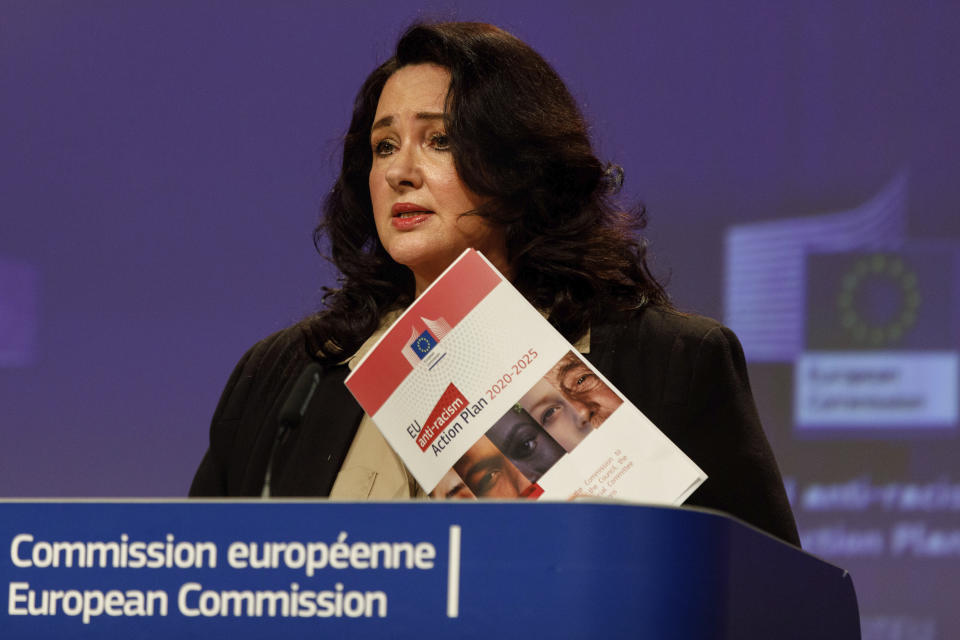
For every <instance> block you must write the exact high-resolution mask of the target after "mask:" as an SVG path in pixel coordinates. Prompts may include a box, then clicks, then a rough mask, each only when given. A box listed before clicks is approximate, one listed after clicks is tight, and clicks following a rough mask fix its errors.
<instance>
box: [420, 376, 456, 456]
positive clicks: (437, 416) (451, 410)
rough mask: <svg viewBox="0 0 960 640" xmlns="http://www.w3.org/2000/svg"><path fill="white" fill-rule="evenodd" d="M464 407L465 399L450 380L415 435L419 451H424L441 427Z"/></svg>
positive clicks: (435, 437) (441, 429) (441, 430)
mask: <svg viewBox="0 0 960 640" xmlns="http://www.w3.org/2000/svg"><path fill="white" fill-rule="evenodd" d="M466 407H467V399H466V398H464V397H463V394H462V393H460V389H457V387H456V386H454V384H453V383H452V382H451V383H450V384H449V385H447V390H446V391H444V392H443V395H442V396H440V399H439V400H437V406H435V407H434V408H433V411H431V412H430V415H429V416H427V420H426V421H425V422H424V423H423V428H422V429H421V430H420V434H419V435H418V436H417V446H418V447H420V451H426V450H427V448H428V447H429V446H430V445H431V444H433V441H434V440H436V439H437V436H439V435H440V434H441V433H443V428H444V427H445V426H447V423H448V422H450V420H452V419H453V418H456V417H457V414H459V413H460V411H462V410H463V409H465V408H466Z"/></svg>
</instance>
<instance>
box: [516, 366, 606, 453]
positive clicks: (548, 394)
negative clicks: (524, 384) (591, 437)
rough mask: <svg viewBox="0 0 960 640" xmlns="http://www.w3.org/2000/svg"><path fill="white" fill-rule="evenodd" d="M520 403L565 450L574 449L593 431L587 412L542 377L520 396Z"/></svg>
mask: <svg viewBox="0 0 960 640" xmlns="http://www.w3.org/2000/svg"><path fill="white" fill-rule="evenodd" d="M520 406H521V407H523V408H524V409H525V410H526V412H527V413H529V414H530V415H531V416H532V417H533V419H534V420H536V421H537V423H538V424H539V425H540V426H542V427H543V428H544V430H545V431H546V432H547V433H548V434H550V437H551V438H553V439H554V440H556V441H557V442H559V443H560V446H562V447H563V448H564V450H566V451H573V449H574V447H576V446H577V445H578V444H580V441H581V440H583V439H584V438H586V437H587V434H588V433H590V431H592V430H593V425H592V424H590V416H589V414H588V413H587V411H586V410H584V409H583V408H582V407H576V406H574V405H573V404H571V403H570V402H568V401H567V399H566V398H565V397H564V395H563V394H562V393H561V392H560V390H559V389H557V387H555V386H553V385H552V384H550V382H549V381H547V380H546V379H543V378H542V379H540V380H539V381H538V382H537V384H535V385H533V387H532V388H531V389H530V391H528V392H527V393H526V394H524V396H523V397H522V398H520Z"/></svg>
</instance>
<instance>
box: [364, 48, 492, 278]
mask: <svg viewBox="0 0 960 640" xmlns="http://www.w3.org/2000/svg"><path fill="white" fill-rule="evenodd" d="M449 85H450V72H449V71H447V69H445V68H444V67H440V66H437V65H434V64H416V65H410V66H406V67H401V68H400V69H398V70H397V71H396V72H395V73H394V74H393V75H392V76H390V78H389V79H388V80H387V82H386V84H385V85H384V87H383V91H382V92H381V94H380V101H379V102H378V103H377V112H376V115H375V116H374V119H373V126H372V127H371V130H370V146H371V153H372V154H373V163H372V165H371V167H370V200H371V202H372V204H373V217H374V221H375V223H376V226H377V234H378V235H379V236H380V242H381V243H382V244H383V246H384V248H385V249H386V250H387V253H389V254H390V257H391V258H393V259H394V260H395V261H396V262H398V263H400V264H402V265H405V266H407V267H408V268H410V269H411V270H412V271H413V274H414V277H415V280H416V292H417V294H419V293H421V292H422V291H423V289H425V288H426V287H427V285H429V284H430V283H431V282H432V281H433V280H434V279H435V278H436V277H437V276H438V275H440V273H441V272H442V271H443V270H444V269H446V268H447V266H448V265H449V264H450V263H451V262H452V261H453V260H454V259H455V258H456V257H457V256H459V255H460V254H461V253H462V252H463V251H464V249H467V248H468V247H473V248H475V249H478V250H479V251H482V252H483V253H484V255H486V256H487V258H489V259H490V260H491V261H492V262H493V263H494V264H495V265H498V266H500V267H503V266H505V265H506V241H505V239H504V234H503V231H502V230H501V229H499V228H495V227H493V226H491V225H490V224H488V223H487V221H486V220H485V219H483V218H481V217H479V216H474V215H468V216H461V214H463V213H466V212H469V211H473V210H475V209H476V208H477V207H478V206H480V204H482V203H483V199H482V198H481V197H479V196H478V195H477V194H475V193H473V192H472V191H470V190H469V189H468V188H467V186H466V185H465V184H464V183H463V181H462V180H461V179H460V176H459V175H458V174H457V170H456V167H455V166H454V161H453V154H452V152H451V150H450V140H449V139H448V137H447V134H446V128H445V127H444V122H443V115H444V106H445V103H446V96H447V88H448V87H449Z"/></svg>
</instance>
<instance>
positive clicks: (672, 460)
mask: <svg viewBox="0 0 960 640" xmlns="http://www.w3.org/2000/svg"><path fill="white" fill-rule="evenodd" d="M346 384H347V387H348V388H349V390H350V392H351V393H353V395H354V396H355V397H356V399H357V401H358V402H359V403H360V405H361V406H362V407H363V409H364V410H365V411H366V412H367V414H368V415H370V416H371V417H372V418H373V421H374V423H376V425H377V427H378V428H379V429H380V431H381V432H382V433H383V435H384V437H385V438H386V440H387V442H388V443H390V445H391V446H392V447H393V449H394V450H395V451H396V452H397V454H398V455H399V456H400V458H401V459H402V460H403V461H404V463H405V464H406V465H407V467H408V468H409V469H410V472H411V473H412V474H413V476H414V477H415V478H416V479H417V481H418V482H419V483H420V485H421V486H422V487H423V488H424V489H425V490H426V491H427V492H428V493H429V494H430V496H431V497H433V498H440V499H443V498H474V497H489V498H530V499H545V500H569V499H572V498H575V497H577V496H596V497H603V496H606V497H615V498H619V499H625V500H634V501H638V502H644V503H648V504H667V505H677V504H681V503H682V502H683V501H684V500H685V499H686V498H687V497H688V496H689V495H690V494H691V493H693V491H694V490H695V489H696V488H697V487H698V486H700V484H701V483H703V481H704V480H706V474H704V473H703V471H702V470H701V469H700V468H699V467H697V465H696V464H694V463H693V461H692V460H690V459H689V458H688V457H687V456H686V455H685V454H684V453H683V452H682V451H681V450H680V449H679V448H677V447H676V445H674V444H673V443H672V442H670V441H669V440H668V439H667V438H666V436H664V435H663V433H661V432H660V431H659V430H658V429H657V428H656V426H654V424H653V423H652V422H650V420H648V419H647V418H646V416H644V415H643V414H642V413H641V412H640V411H639V410H638V409H637V408H636V407H635V406H633V405H632V404H631V403H630V401H629V400H627V399H626V398H624V397H623V396H622V395H621V394H620V392H619V391H617V390H616V389H615V388H614V387H613V385H611V384H610V383H609V382H608V381H607V380H606V379H605V378H604V377H603V376H602V375H601V374H600V373H599V372H597V371H596V370H595V369H594V368H593V367H592V366H591V365H590V363H588V362H587V361H586V360H585V359H584V358H583V356H582V355H580V354H579V353H578V352H577V351H576V350H575V349H574V348H573V346H572V345H571V344H570V343H569V342H567V341H566V340H565V339H564V338H563V336H561V335H560V333H559V332H557V330H556V329H554V328H553V327H552V326H551V325H550V323H549V322H547V320H546V319H545V318H544V317H543V316H542V315H541V314H540V312H539V311H537V309H535V308H534V307H533V306H531V305H530V303H529V302H527V301H526V299H524V297H523V296H522V295H520V293H519V292H518V291H517V290H516V289H514V287H513V286H512V285H511V284H510V283H509V282H508V281H507V280H506V279H505V278H504V277H503V276H502V275H501V274H500V273H499V272H498V271H497V270H496V269H495V268H494V267H493V265H491V264H490V263H489V262H488V261H487V260H486V258H484V257H483V255H482V254H480V253H478V252H476V251H474V250H472V249H468V250H467V251H465V252H464V253H463V254H462V255H461V256H460V257H459V258H458V259H457V260H456V262H454V263H453V264H452V265H450V267H449V268H448V269H447V270H446V271H445V272H444V273H443V274H442V275H441V276H440V277H439V278H438V279H437V280H436V281H435V282H434V283H433V284H432V285H430V287H429V288H428V289H427V290H426V291H425V292H424V293H423V295H421V296H420V297H419V298H417V300H416V301H415V302H414V303H413V304H412V305H411V306H410V307H409V308H408V309H407V310H406V311H405V312H404V313H403V315H401V316H400V317H399V318H398V319H397V320H396V322H394V324H393V326H391V327H390V329H389V330H388V331H387V332H386V333H385V334H384V335H383V337H382V338H381V339H380V340H379V341H378V342H377V344H376V345H375V346H374V347H373V349H371V350H370V352H369V353H368V354H367V355H366V357H365V358H364V359H363V360H362V361H361V362H360V363H359V364H358V365H357V366H356V367H355V368H354V370H353V372H352V373H351V374H350V375H349V376H348V377H347V380H346Z"/></svg>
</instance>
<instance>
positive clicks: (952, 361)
mask: <svg viewBox="0 0 960 640" xmlns="http://www.w3.org/2000/svg"><path fill="white" fill-rule="evenodd" d="M399 4H400V3H361V5H360V6H355V5H354V4H353V3H346V2H343V3H339V4H336V3H329V2H327V3H279V4H278V5H276V6H274V5H271V4H267V3H262V2H252V1H251V2H226V1H220V0H210V1H208V2H204V3H188V2H175V3H170V2H160V1H159V0H157V1H154V0H144V1H142V2H138V3H135V4H133V5H130V6H128V5H125V4H122V3H99V2H97V3H94V2H86V3H84V2H81V3H60V2H39V3H38V2H33V1H25V0H6V1H5V2H4V3H3V4H2V7H0V16H2V19H0V95H2V96H3V99H2V100H0V406H2V411H0V421H2V429H3V446H2V447H0V493H2V495H4V496H109V497H113V496H182V495H184V494H185V493H186V491H187V488H188V486H189V483H190V480H191V477H192V474H193V471H194V469H195V468H196V465H197V464H198V462H199V460H200V457H201V456H202V454H203V452H204V450H205V447H206V441H207V428H208V424H209V418H210V415H211V414H212V411H213V408H214V406H215V404H216V401H217V397H218V395H219V392H220V389H221V388H222V385H223V384H224V382H225V381H226V378H227V376H228V375H229V373H230V371H231V369H232V368H233V365H234V364H235V363H236V361H237V360H238V359H239V358H240V356H241V355H242V354H243V352H244V351H245V350H246V349H247V348H248V347H249V346H250V345H252V344H253V343H254V342H256V341H257V340H259V339H260V338H262V337H264V336H266V335H268V334H269V333H271V332H273V331H276V330H278V329H280V328H282V327H284V326H286V325H288V324H290V323H292V322H294V321H296V320H297V319H299V318H300V317H302V316H304V315H305V314H307V313H309V312H310V311H311V310H313V309H316V308H317V307H318V305H319V304H320V295H321V287H322V286H323V285H327V284H332V283H333V282H334V278H335V275H334V274H333V272H332V271H331V270H330V267H329V266H328V265H327V264H326V263H325V262H324V261H323V260H321V259H320V258H319V257H317V255H316V253H315V251H314V249H313V246H312V241H311V231H312V227H313V225H314V224H315V222H316V220H317V214H318V211H319V206H320V203H321V201H322V199H323V197H324V195H325V193H326V192H327V191H328V190H329V188H330V187H331V185H332V181H333V179H334V177H335V175H336V172H337V153H338V150H339V140H340V137H341V136H342V135H343V133H344V132H345V129H346V126H347V122H348V119H349V116H350V110H351V103H352V100H353V96H354V94H355V92H356V91H357V89H358V88H359V86H360V83H361V82H362V80H363V79H364V78H365V77H366V75H367V74H368V73H369V72H370V71H371V70H372V69H373V68H374V66H375V65H376V64H377V63H378V62H380V61H382V60H383V59H384V58H385V57H387V56H388V55H389V51H390V48H391V45H392V44H393V42H394V41H395V39H396V37H397V35H398V34H399V33H400V32H401V31H402V29H403V27H404V26H406V25H408V24H409V23H411V22H412V21H414V20H415V19H417V18H454V19H478V20H483V21H487V22H493V23H495V24H499V25H500V26H503V27H505V28H506V29H508V30H510V31H512V32H514V33H516V34H517V35H518V36H520V37H521V38H523V39H524V40H526V41H527V42H529V43H530V44H531V45H533V46H534V48H536V49H537V50H538V51H540V52H541V53H542V54H543V55H544V57H546V58H547V60H549V61H550V62H551V63H552V64H553V65H554V66H555V67H556V69H557V70H558V71H559V73H560V74H561V76H563V77H564V78H565V79H566V80H567V82H568V84H569V86H570V89H571V91H572V92H573V93H574V95H575V97H576V98H577V100H578V101H579V103H580V104H581V106H582V108H583V110H584V113H585V115H586V116H587V118H588V120H589V121H590V122H591V126H592V129H591V131H592V135H593V138H594V141H595V144H596V147H597V150H598V153H599V155H600V156H601V157H602V158H603V159H605V160H609V161H612V162H615V163H618V164H620V165H622V166H623V167H624V169H625V173H626V183H625V187H624V190H623V192H622V194H621V196H622V199H623V202H624V205H625V206H628V205H631V204H636V203H637V202H641V201H642V202H643V203H644V204H645V205H646V206H647V208H648V210H649V213H650V226H649V227H648V228H647V229H646V232H645V233H646V235H647V238H648V239H649V241H650V247H651V251H652V255H653V268H654V270H655V272H656V273H657V274H658V275H660V276H661V277H663V278H665V279H666V280H668V281H669V289H670V291H671V294H672V296H673V299H674V301H675V302H676V304H677V305H678V306H679V307H680V308H682V309H684V310H689V311H696V312H699V313H703V314H705V315H710V316H713V317H716V318H719V319H721V320H723V321H724V322H725V323H726V324H728V325H729V326H731V327H732V328H733V329H734V330H735V331H736V332H737V334H738V335H739V336H740V338H741V340H742V342H743V344H744V348H745V350H746V354H747V358H748V361H749V364H750V373H751V379H752V384H753V390H754V395H755V397H756V400H757V403H758V406H759V409H760V412H761V416H762V418H763V422H764V426H765V429H766V430H767V433H768V436H769V438H770V440H771V443H772V445H773V447H774V450H775V452H776V454H777V457H778V460H779V462H780V467H781V470H782V472H783V474H784V477H785V480H786V483H787V488H788V492H789V494H790V497H791V500H792V503H793V507H794V511H795V513H796V516H797V519H798V522H799V525H800V529H801V537H802V540H803V544H804V546H805V548H806V549H807V550H809V551H811V552H813V553H815V554H818V555H820V556H822V557H824V558H826V559H828V560H830V561H832V562H835V563H836V564H838V565H841V566H843V567H845V568H847V569H849V570H850V571H851V573H852V574H853V576H854V580H855V583H856V587H857V590H858V594H859V598H860V608H861V613H862V616H863V635H864V637H865V638H891V639H892V638H898V639H899V638H924V639H926V638H952V637H956V636H957V635H958V634H960V609H958V608H957V607H956V605H955V599H956V596H955V594H956V593H958V592H960V524H958V523H960V517H958V515H960V477H958V474H957V472H956V471H955V469H956V468H957V462H956V461H957V459H958V458H960V440H958V389H960V383H958V375H960V374H958V360H960V356H958V349H960V215H958V204H960V180H958V179H957V176H958V175H960V160H958V157H957V153H956V142H957V140H958V139H960V118H958V117H957V113H960V86H958V82H957V80H956V75H957V74H956V69H958V68H960V38H957V37H956V34H957V33H960V6H958V5H955V4H952V3H923V4H919V5H917V4H907V3H894V4H891V3H884V5H883V6H882V7H881V6H878V5H877V4H876V3H872V2H866V1H853V2H845V3H839V4H838V3H816V4H815V5H814V6H809V3H799V4H798V3H780V4H776V3H775V4H771V3H763V2H741V3H736V5H735V6H727V4H726V3H708V2H695V3H693V4H691V3H682V5H679V6H677V7H673V6H666V5H664V3H610V4H603V3H601V4H599V5H598V4H596V3H592V4H590V5H584V4H583V3H573V2H571V3H555V4H553V5H551V6H550V10H549V11H547V10H545V9H544V8H543V7H542V6H541V5H534V4H533V3H524V2H520V3H516V2H515V3H509V5H504V4H502V3H494V2H487V1H486V0H477V1H474V2H470V3H459V2H441V3H436V4H435V5H429V4H428V5H424V6H423V7H422V8H421V9H418V10H411V9H409V8H407V7H401V6H399ZM633 4H638V5H641V6H632V5H633ZM781 5H782V6H781ZM835 5H837V6H835Z"/></svg>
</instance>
